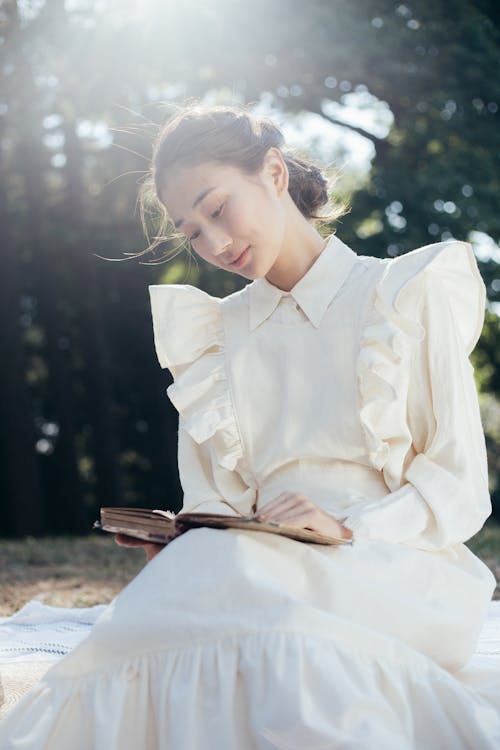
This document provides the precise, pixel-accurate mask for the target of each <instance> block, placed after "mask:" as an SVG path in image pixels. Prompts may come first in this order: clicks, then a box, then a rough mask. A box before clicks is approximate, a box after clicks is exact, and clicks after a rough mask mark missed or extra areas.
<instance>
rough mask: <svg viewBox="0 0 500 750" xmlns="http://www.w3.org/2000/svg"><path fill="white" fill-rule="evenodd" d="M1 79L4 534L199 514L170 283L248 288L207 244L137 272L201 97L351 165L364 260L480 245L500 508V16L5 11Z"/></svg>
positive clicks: (73, 8)
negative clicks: (165, 177) (166, 359)
mask: <svg viewBox="0 0 500 750" xmlns="http://www.w3.org/2000/svg"><path fill="white" fill-rule="evenodd" d="M0 71H1V72H0V75H1V88H0V247H1V251H0V252H1V256H0V257H1V263H0V321H1V335H0V361H1V368H0V497H1V505H0V536H4V537H6V536H11V537H20V536H23V535H28V534H29V535H45V534H52V535H54V534H55V535H57V534H80V533H87V532H88V530H89V528H90V526H91V524H92V522H93V521H94V520H95V518H97V516H98V509H99V507H100V506H102V505H113V504H117V505H145V506H147V507H163V508H171V509H173V510H177V509H178V508H179V506H180V503H181V492H180V487H179V480H178V474H177V459H176V450H177V435H176V430H177V415H176V412H175V410H174V408H173V407H172V405H171V404H170V402H169V401H168V398H167V396H166V394H165V389H166V387H167V386H168V385H169V383H170V382H171V380H170V376H169V374H168V373H167V372H166V371H162V370H161V369H160V367H159V365H158V363H157V360H156V355H155V351H154V346H153V336H152V325H151V316H150V308H149V297H148V289H147V287H148V284H151V283H163V282H167V283H168V282H175V283H191V284H195V285H197V286H200V287H201V288H203V289H205V290H207V291H209V292H210V293H211V294H215V295H217V296H224V295H226V294H228V293H230V292H232V291H234V290H235V289H237V288H241V287H242V286H243V285H244V284H245V283H247V281H246V280H245V279H243V278H242V277H238V276H235V275H232V274H229V273H225V272H223V271H219V270H215V269H213V267H208V266H206V265H205V264H204V263H202V261H198V262H193V261H191V262H189V258H188V256H187V255H186V254H184V253H182V254H180V255H178V256H176V257H175V258H174V259H173V260H170V261H169V262H168V263H166V264H165V263H164V264H154V263H153V264H152V265H144V264H143V263H139V262H138V260H137V259H133V258H132V259H128V260H124V259H126V258H128V256H126V255H125V254H126V253H136V252H139V251H141V250H142V249H143V248H144V247H146V240H145V238H144V235H143V233H142V228H141V223H140V217H139V212H138V208H137V194H138V191H139V186H140V182H141V180H142V179H143V178H144V175H145V173H146V172H147V170H148V168H149V161H150V157H151V144H152V139H153V138H154V135H155V133H156V131H157V129H158V127H159V125H160V124H161V122H162V121H163V120H164V119H165V117H166V116H168V114H169V106H170V105H171V104H172V103H174V104H175V103H182V102H183V101H185V100H186V99H187V98H189V97H197V98H199V99H201V100H202V101H207V102H211V103H245V104H251V105H252V107H253V108H254V109H255V110H256V111H258V112H260V113H266V114H269V115H271V116H273V117H274V118H275V119H276V120H277V122H278V123H279V124H280V125H281V126H282V128H283V130H284V132H285V135H286V136H287V139H288V143H289V145H290V146H295V147H296V148H297V149H298V150H299V151H302V152H304V153H308V154H309V155H311V156H312V157H313V158H314V159H315V160H316V161H317V162H318V163H321V164H323V165H324V166H325V167H326V168H332V167H335V168H337V169H338V170H339V179H338V181H337V183H336V185H335V192H334V195H333V198H334V199H335V197H336V196H338V197H341V198H348V199H349V201H350V204H351V210H350V212H349V213H348V214H347V215H346V216H344V217H343V219H342V220H341V222H340V223H339V224H338V226H337V231H338V234H339V236H340V237H341V238H342V239H343V240H344V241H345V242H347V243H348V244H349V245H350V246H351V247H352V248H353V249H354V250H355V251H356V252H357V253H358V254H362V255H375V256H379V257H391V256H396V255H399V254H402V253H405V252H407V251H408V250H411V249H413V248H415V247H418V246H420V245H425V244H428V243H431V242H436V241H440V240H443V239H448V238H452V237H453V238H456V239H460V240H468V241H470V242H471V243H472V245H473V247H474V250H475V253H476V257H477V259H478V263H479V267H480V270H481V273H482V275H483V278H484V281H485V283H486V286H487V292H488V306H487V311H486V318H485V323H484V328H483V332H482V336H481V339H480V341H479V343H478V345H477V348H476V349H475V351H474V353H473V355H472V362H473V364H474V367H475V377H476V382H477V387H478V390H479V393H480V405H481V413H482V418H483V425H484V429H485V433H486V439H487V448H488V455H489V467H490V486H491V493H492V499H493V503H494V508H495V513H496V514H497V517H498V516H500V326H499V314H500V276H499V268H500V266H499V264H500V248H499V244H498V243H499V239H500V211H499V205H498V196H499V194H500V191H499V188H500V184H499V183H500V127H499V123H500V114H499V111H498V110H499V105H500V75H499V74H500V6H499V4H498V3H497V2H493V0H491V1H488V0H484V1H483V2H481V1H479V2H468V1H467V0H446V2H445V0H433V1H432V2H430V1H427V0H418V2H410V3H409V4H408V5H407V4H403V3H398V2H389V1H388V0H356V1H355V2H353V0H328V1H326V0H308V2H307V3H305V2H304V1H303V0H252V2H250V3H249V2H243V0H207V1H206V2H202V1H201V0H182V2H174V1H169V0H18V1H17V2H15V1H14V0H3V2H1V1H0ZM98 256H104V257H106V258H111V259H115V260H114V261H107V260H103V259H101V258H99V257H98ZM147 259H148V258H147V257H144V258H142V260H143V261H145V260H147ZM118 260H120V261H121V262H118ZM152 260H153V261H154V260H155V259H154V258H153V259H152Z"/></svg>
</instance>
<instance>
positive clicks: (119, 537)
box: [115, 534, 148, 547]
mask: <svg viewBox="0 0 500 750" xmlns="http://www.w3.org/2000/svg"><path fill="white" fill-rule="evenodd" d="M115 542H116V543H117V544H119V545H120V547H143V546H144V545H145V544H148V542H144V541H143V540H142V539H137V538H136V537H133V536H127V534H116V535H115Z"/></svg>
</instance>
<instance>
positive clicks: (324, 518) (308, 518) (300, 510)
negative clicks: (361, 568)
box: [255, 492, 352, 539]
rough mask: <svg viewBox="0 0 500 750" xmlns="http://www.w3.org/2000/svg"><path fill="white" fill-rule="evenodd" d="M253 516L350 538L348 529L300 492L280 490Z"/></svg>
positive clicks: (350, 532)
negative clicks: (275, 496)
mask: <svg viewBox="0 0 500 750" xmlns="http://www.w3.org/2000/svg"><path fill="white" fill-rule="evenodd" d="M255 517H256V518H257V519H258V520H260V521H276V522H278V523H281V524H283V526H293V527H294V528H298V529H310V530H311V531H317V532H319V533H321V534H328V535H329V536H336V537H342V538H343V539H351V538H352V531H351V530H350V529H347V528H346V527H345V526H342V524H341V523H340V521H337V520H336V519H335V518H334V517H333V516H331V515H330V514H329V513H327V512H326V511H324V510H323V509H322V508H320V507H319V506H318V505H316V503H313V501H312V500H310V499H309V498H308V497H307V495H304V494H303V493H301V492H282V493H281V495H278V497H277V498H276V499H275V500H271V501H270V502H268V503H266V504H265V505H263V506H262V507H261V508H259V509H258V511H257V513H256V514H255Z"/></svg>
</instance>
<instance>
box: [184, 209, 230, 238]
mask: <svg viewBox="0 0 500 750" xmlns="http://www.w3.org/2000/svg"><path fill="white" fill-rule="evenodd" d="M225 205H226V204H225V203H221V204H220V206H219V208H217V209H216V210H215V211H214V212H213V214H211V216H212V219H218V218H219V216H220V215H221V213H222V209H223V208H224V206H225ZM199 234H200V233H199V232H198V234H197V235H196V232H194V234H192V235H191V237H190V238H189V241H190V242H192V241H193V239H195V240H196V239H197V237H198V236H199ZM195 235H196V236H195Z"/></svg>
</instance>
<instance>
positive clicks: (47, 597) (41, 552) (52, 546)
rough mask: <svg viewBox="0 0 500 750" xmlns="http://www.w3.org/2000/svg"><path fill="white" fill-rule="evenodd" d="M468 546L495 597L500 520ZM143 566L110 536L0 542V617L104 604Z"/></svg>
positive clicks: (137, 553) (138, 554) (138, 553)
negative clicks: (40, 608)
mask: <svg viewBox="0 0 500 750" xmlns="http://www.w3.org/2000/svg"><path fill="white" fill-rule="evenodd" d="M467 546H468V547H470V548H471V549H472V551H473V552H474V553H475V554H476V555H478V557H480V558H481V560H483V561H484V562H485V563H486V565H488V567H489V568H490V569H491V570H492V571H493V573H494V575H495V577H496V579H497V581H499V583H498V584H497V588H496V591H495V594H494V599H499V600H500V524H498V523H494V522H493V521H489V522H488V523H487V524H486V525H485V526H484V528H483V529H482V530H481V531H480V532H479V533H478V534H476V536H474V537H473V538H472V539H470V540H469V541H468V542H467ZM144 564H145V555H144V552H143V551H142V550H141V549H139V550H135V549H125V548H123V547H118V545H117V544H115V542H114V540H113V537H112V536H111V535H104V534H102V535H101V534H97V533H96V534H93V535H90V536H83V537H46V538H43V539H35V538H33V537H27V538H25V539H21V540H15V541H14V540H0V616H6V615H10V614H12V613H13V612H15V611H16V610H18V609H19V608H20V607H22V606H23V604H25V603H26V602H27V601H29V600H30V599H35V598H36V599H39V600H40V601H43V602H44V603H45V604H51V605H53V606H57V607H89V606H91V605H93V604H105V603H107V602H109V601H111V599H112V598H113V597H114V596H115V595H116V594H117V593H118V592H119V591H120V590H121V589H122V588H123V587H124V586H125V585H126V584H127V583H128V581H130V580H131V579H132V578H133V577H134V576H135V575H136V574H137V573H138V572H139V571H140V570H141V568H142V567H143V565H144Z"/></svg>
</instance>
